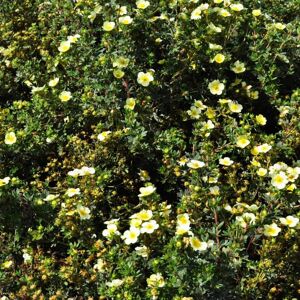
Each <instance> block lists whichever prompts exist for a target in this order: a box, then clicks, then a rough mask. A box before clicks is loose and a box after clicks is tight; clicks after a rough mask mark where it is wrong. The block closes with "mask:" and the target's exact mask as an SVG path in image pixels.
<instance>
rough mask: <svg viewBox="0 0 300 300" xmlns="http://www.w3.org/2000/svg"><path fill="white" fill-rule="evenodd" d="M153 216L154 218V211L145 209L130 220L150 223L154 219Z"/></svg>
mask: <svg viewBox="0 0 300 300" xmlns="http://www.w3.org/2000/svg"><path fill="white" fill-rule="evenodd" d="M152 216H153V213H152V210H150V209H147V210H146V209H143V210H141V211H140V212H138V213H136V214H134V215H132V216H131V217H130V218H136V219H139V220H142V221H148V220H150V219H151V218H152Z"/></svg>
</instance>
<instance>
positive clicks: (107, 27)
mask: <svg viewBox="0 0 300 300" xmlns="http://www.w3.org/2000/svg"><path fill="white" fill-rule="evenodd" d="M115 26H116V23H115V22H109V21H105V22H104V23H103V26H102V28H103V30H104V31H112V30H113V29H114V28H115Z"/></svg>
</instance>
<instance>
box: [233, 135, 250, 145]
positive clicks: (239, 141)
mask: <svg viewBox="0 0 300 300" xmlns="http://www.w3.org/2000/svg"><path fill="white" fill-rule="evenodd" d="M236 144H237V146H238V147H240V148H245V147H247V146H248V145H249V144H250V141H249V140H248V137H247V136H245V135H243V136H239V137H238V138H237V140H236Z"/></svg>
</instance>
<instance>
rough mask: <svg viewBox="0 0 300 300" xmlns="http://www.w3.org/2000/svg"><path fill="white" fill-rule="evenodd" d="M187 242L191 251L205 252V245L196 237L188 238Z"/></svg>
mask: <svg viewBox="0 0 300 300" xmlns="http://www.w3.org/2000/svg"><path fill="white" fill-rule="evenodd" d="M189 242H190V245H191V247H192V248H193V250H195V251H205V250H207V247H208V246H207V243H206V242H201V241H200V240H199V239H198V238H197V237H195V236H193V237H190V238H189Z"/></svg>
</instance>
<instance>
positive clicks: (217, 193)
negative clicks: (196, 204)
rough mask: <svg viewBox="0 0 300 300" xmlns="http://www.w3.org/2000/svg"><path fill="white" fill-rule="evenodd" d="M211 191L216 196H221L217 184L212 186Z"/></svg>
mask: <svg viewBox="0 0 300 300" xmlns="http://www.w3.org/2000/svg"><path fill="white" fill-rule="evenodd" d="M209 191H210V193H211V194H212V195H214V196H219V195H220V188H219V187H218V186H217V185H215V186H212V187H210V188H209Z"/></svg>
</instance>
